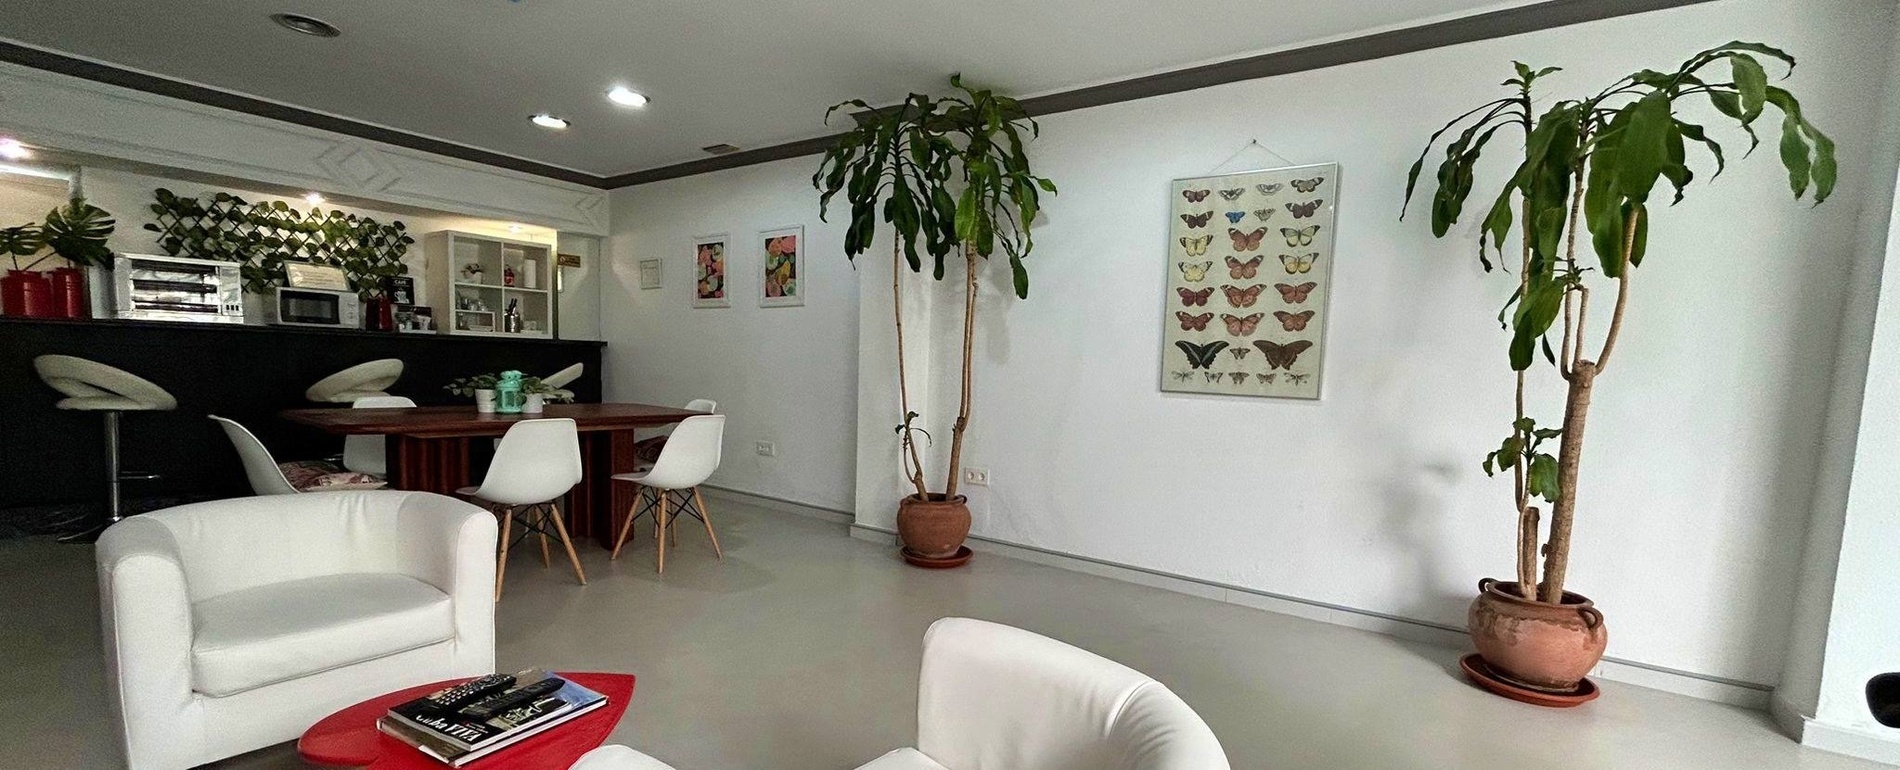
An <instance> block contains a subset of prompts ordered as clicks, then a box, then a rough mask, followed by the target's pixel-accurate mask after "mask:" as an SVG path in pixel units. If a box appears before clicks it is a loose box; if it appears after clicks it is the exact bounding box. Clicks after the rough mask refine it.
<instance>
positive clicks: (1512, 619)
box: [1466, 578, 1610, 693]
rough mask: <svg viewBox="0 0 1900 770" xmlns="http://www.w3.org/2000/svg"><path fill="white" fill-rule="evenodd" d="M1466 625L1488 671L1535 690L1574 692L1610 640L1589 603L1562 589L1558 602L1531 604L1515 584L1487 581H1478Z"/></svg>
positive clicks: (1600, 618)
mask: <svg viewBox="0 0 1900 770" xmlns="http://www.w3.org/2000/svg"><path fill="white" fill-rule="evenodd" d="M1466 622H1467V627H1468V628H1469V630H1470V632H1471V641H1472V643H1473V644H1475V645H1477V647H1478V654H1479V655H1482V656H1484V662H1485V663H1486V664H1487V665H1488V666H1489V667H1490V669H1491V671H1492V672H1493V673H1496V674H1497V675H1498V676H1499V677H1500V678H1503V679H1505V680H1506V681H1508V682H1509V683H1511V684H1515V685H1518V686H1521V687H1525V688H1528V689H1532V690H1537V691H1539V692H1548V693H1571V692H1575V691H1576V690H1577V687H1578V683H1579V682H1581V681H1582V680H1583V677H1584V676H1585V675H1586V674H1589V673H1590V669H1592V668H1595V667H1596V665H1597V661H1598V660H1601V659H1602V658H1603V648H1604V647H1605V646H1606V645H1608V644H1609V641H1610V635H1609V632H1608V631H1607V630H1605V628H1604V627H1603V613H1601V612H1598V611H1597V608H1596V607H1595V606H1594V605H1592V604H1591V603H1590V600H1589V599H1586V598H1584V597H1583V596H1581V595H1578V594H1574V593H1571V592H1569V591H1565V592H1564V597H1563V602H1562V603H1561V604H1549V603H1546V602H1538V601H1531V600H1529V599H1525V598H1524V597H1523V596H1521V595H1519V594H1518V592H1517V583H1516V582H1508V583H1507V582H1500V581H1498V580H1494V579H1491V578H1485V579H1483V580H1480V581H1478V598H1476V599H1473V600H1472V601H1471V612H1470V614H1469V615H1468V616H1467V621H1466Z"/></svg>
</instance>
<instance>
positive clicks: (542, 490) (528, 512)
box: [455, 418, 587, 601]
mask: <svg viewBox="0 0 1900 770" xmlns="http://www.w3.org/2000/svg"><path fill="white" fill-rule="evenodd" d="M580 481H581V439H580V433H579V432H578V431H577V430H576V428H575V425H574V421H573V420H571V419H566V418H561V419H549V420H522V421H521V422H517V423H515V424H514V425H513V426H511V427H509V428H508V432H507V433H505V434H503V435H502V437H501V444H500V445H498V446H496V447H495V459H494V460H493V461H492V462H490V463H489V465H488V474H487V475H485V476H483V477H482V483H481V486H478V487H462V488H461V489H458V490H455V493H456V494H458V495H462V496H463V497H467V498H471V499H473V500H474V501H475V502H476V503H479V504H484V505H486V506H487V507H488V508H489V509H491V510H493V511H495V513H496V515H499V516H501V545H500V547H499V554H498V555H497V557H496V562H495V601H501V586H502V578H503V577H504V576H505V575H506V574H507V568H508V550H509V548H510V547H511V546H513V545H514V544H515V543H516V542H519V541H520V540H525V539H527V537H528V535H529V534H530V533H537V534H539V535H540V536H541V566H543V567H547V566H549V565H550V560H549V558H548V535H550V534H553V535H555V536H556V537H559V538H560V539H561V546H562V547H563V548H566V549H567V559H568V561H570V562H572V563H573V564H574V577H576V578H578V579H580V581H581V585H587V572H586V571H584V570H582V569H581V557H580V555H578V554H576V553H574V541H573V540H570V539H568V536H567V524H566V523H565V522H564V521H563V519H562V514H561V509H560V505H559V501H560V499H561V496H562V495H565V494H567V491H568V490H569V489H573V488H574V485H575V484H579V483H580ZM516 521H520V522H521V526H522V530H521V537H519V538H516V537H514V532H513V530H514V523H515V522H516ZM550 530H552V531H551V532H550Z"/></svg>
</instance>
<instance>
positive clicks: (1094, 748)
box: [858, 618, 1228, 770]
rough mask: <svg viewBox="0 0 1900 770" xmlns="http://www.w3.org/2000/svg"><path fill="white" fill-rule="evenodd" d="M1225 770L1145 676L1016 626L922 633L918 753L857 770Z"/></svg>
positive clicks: (1195, 726)
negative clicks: (922, 659)
mask: <svg viewBox="0 0 1900 770" xmlns="http://www.w3.org/2000/svg"><path fill="white" fill-rule="evenodd" d="M1028 768H1035V770H1227V768H1228V764H1227V755H1226V753H1225V752H1223V751H1222V750H1221V746H1220V741H1219V740H1218V739H1216V738H1215V737H1214V733H1213V731H1212V730H1209V729H1208V728H1207V724H1206V723H1205V722H1202V721H1201V718H1200V716H1199V715H1197V714H1195V713H1194V710H1193V709H1191V708H1188V705H1187V703H1185V702H1183V701H1182V700H1181V698H1180V697H1178V696H1176V695H1175V694H1174V693H1173V692H1170V691H1169V690H1168V688H1167V687H1166V686H1164V685H1162V684H1161V683H1160V682H1157V681H1155V680H1153V679H1150V678H1148V677H1147V676H1145V675H1143V674H1142V673H1141V672H1139V671H1136V670H1134V669H1132V668H1129V667H1127V666H1124V665H1122V664H1120V663H1116V662H1115V661H1112V660H1109V659H1107V658H1103V657H1101V656H1099V655H1095V654H1094V653H1090V652H1088V651H1085V650H1081V649H1077V648H1075V647H1071V646H1069V645H1066V644H1063V643H1061V642H1058V641H1056V640H1054V639H1050V638H1048V637H1046V636H1041V635H1038V634H1033V633H1030V632H1028V631H1024V630H1022V629H1019V628H1011V627H1009V626H1005V625H999V624H996V623H988V622H984V621H981V620H972V619H970V618H944V619H942V620H939V621H937V622H935V623H932V624H931V626H930V630H929V631H928V632H926V633H925V634H924V668H923V675H922V676H921V678H920V680H919V682H918V687H917V747H916V748H910V749H898V750H897V751H893V752H891V753H889V754H885V755H884V756H882V757H878V758H877V759H876V760H873V761H872V762H871V763H870V764H867V765H864V766H862V767H860V768H859V769H858V770H1027V769H1028Z"/></svg>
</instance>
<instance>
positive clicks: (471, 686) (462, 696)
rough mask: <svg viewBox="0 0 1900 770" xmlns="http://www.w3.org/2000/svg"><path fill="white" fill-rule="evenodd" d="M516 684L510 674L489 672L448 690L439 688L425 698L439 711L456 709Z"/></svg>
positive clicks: (430, 705) (431, 706)
mask: <svg viewBox="0 0 1900 770" xmlns="http://www.w3.org/2000/svg"><path fill="white" fill-rule="evenodd" d="M514 685H515V678H514V677H512V676H509V675H508V674H489V675H488V676H485V677H482V678H480V679H475V680H472V681H468V682H464V683H462V684H459V685H456V686H454V687H450V688H448V689H446V690H438V691H436V692H435V693H433V694H431V695H429V697H427V698H424V699H423V700H425V701H427V702H428V705H429V708H432V709H435V710H437V711H454V710H456V709H459V708H461V707H463V706H466V705H468V704H470V703H474V702H476V701H479V700H481V699H483V698H487V697H488V696H491V695H494V694H495V693H498V692H502V691H504V690H507V689H508V688H510V687H513V686H514Z"/></svg>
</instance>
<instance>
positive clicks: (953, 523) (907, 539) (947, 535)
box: [897, 492, 970, 559]
mask: <svg viewBox="0 0 1900 770" xmlns="http://www.w3.org/2000/svg"><path fill="white" fill-rule="evenodd" d="M966 502H968V499H967V498H965V497H964V496H963V495H957V496H956V497H954V498H951V499H949V500H945V499H944V498H943V495H941V494H937V493H934V492H933V493H931V495H930V497H929V498H920V497H918V496H916V495H911V496H910V497H906V498H904V501H903V502H901V503H898V504H897V536H898V537H899V538H902V539H903V541H904V547H906V548H909V549H910V550H911V553H915V554H917V555H919V556H922V557H924V558H927V559H947V558H949V557H951V556H954V555H956V553H957V549H958V548H961V547H963V539H964V538H966V537H969V536H970V507H969V506H968V505H965V503H966Z"/></svg>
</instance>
